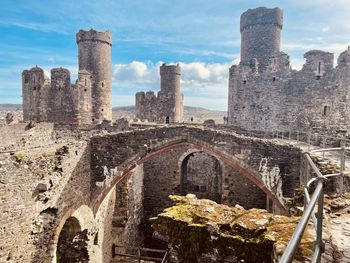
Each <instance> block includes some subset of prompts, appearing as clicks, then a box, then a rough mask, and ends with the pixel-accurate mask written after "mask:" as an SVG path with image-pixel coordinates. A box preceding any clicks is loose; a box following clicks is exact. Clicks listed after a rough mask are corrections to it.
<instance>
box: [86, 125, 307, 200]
mask: <svg viewBox="0 0 350 263" xmlns="http://www.w3.org/2000/svg"><path fill="white" fill-rule="evenodd" d="M181 143H183V144H186V143H189V146H188V147H190V148H192V149H196V150H198V149H200V150H201V151H204V152H206V153H208V154H210V155H213V156H215V157H216V158H217V159H218V160H219V161H222V162H225V163H226V164H227V165H229V166H231V167H232V168H234V169H236V170H237V171H238V172H240V173H241V174H243V175H244V176H246V177H247V178H249V180H252V181H253V182H254V183H255V184H257V185H258V186H259V188H260V189H265V187H266V189H268V190H267V191H266V189H265V190H264V191H266V194H268V195H269V198H270V199H274V202H275V203H276V202H283V198H282V197H283V196H285V197H289V196H291V195H293V189H294V188H296V187H298V186H299V169H300V156H301V155H300V154H301V150H298V149H297V148H293V147H290V146H288V145H283V144H279V143H276V142H274V141H270V140H264V139H253V138H249V137H245V136H240V135H237V134H234V133H229V132H219V131H215V130H211V129H199V128H190V127H181V126H178V127H169V128H165V127H164V128H157V129H146V130H138V131H133V132H127V133H122V134H115V135H107V136H100V137H95V138H93V139H92V141H91V148H92V149H93V150H92V160H91V161H92V174H93V178H92V189H93V196H94V197H93V198H100V197H98V196H103V193H104V192H105V191H107V189H109V186H108V185H110V184H111V185H113V182H116V180H118V178H119V177H118V176H121V175H123V174H124V173H126V172H127V171H129V170H130V169H131V168H132V167H134V164H139V163H142V162H144V161H143V160H147V159H148V157H147V156H149V155H152V156H157V155H158V153H161V154H162V155H164V154H165V153H166V152H168V151H172V150H173V149H176V148H178V147H182V145H183V144H181ZM191 143H194V145H192V144H191ZM196 145H198V146H196ZM162 158H163V157H162ZM231 158H233V159H231ZM168 163H170V162H168ZM163 165H165V162H164V164H163ZM145 166H147V165H145ZM164 169H165V168H164ZM159 170H161V169H159ZM173 171H174V170H173ZM173 171H171V173H169V175H168V176H170V174H172V173H173ZM281 171H283V174H282V173H281ZM145 178H147V175H146V174H145ZM145 185H146V184H145ZM145 187H146V186H145ZM145 195H146V194H145ZM278 200H279V201H278Z"/></svg>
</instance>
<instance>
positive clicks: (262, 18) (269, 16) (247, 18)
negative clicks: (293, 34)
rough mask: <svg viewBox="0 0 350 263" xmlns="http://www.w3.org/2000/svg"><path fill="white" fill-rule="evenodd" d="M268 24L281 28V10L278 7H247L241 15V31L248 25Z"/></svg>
mask: <svg viewBox="0 0 350 263" xmlns="http://www.w3.org/2000/svg"><path fill="white" fill-rule="evenodd" d="M268 24H270V25H275V26H277V27H279V28H280V29H282V27H283V11H282V10H281V9H280V8H273V9H269V8H266V7H259V8H256V9H248V10H247V11H246V12H244V13H243V14H242V15H241V26H240V29H241V33H242V31H243V30H245V29H246V28H248V27H252V26H256V25H268Z"/></svg>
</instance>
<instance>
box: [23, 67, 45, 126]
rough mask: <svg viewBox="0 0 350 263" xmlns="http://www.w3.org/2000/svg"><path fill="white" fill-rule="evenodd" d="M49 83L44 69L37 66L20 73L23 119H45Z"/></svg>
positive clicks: (37, 120)
mask: <svg viewBox="0 0 350 263" xmlns="http://www.w3.org/2000/svg"><path fill="white" fill-rule="evenodd" d="M49 88H50V87H49V84H48V81H47V77H46V76H45V74H44V70H43V69H42V68H39V67H38V66H36V67H34V68H31V69H30V70H24V71H23V73H22V97H23V120H24V121H30V120H33V121H36V122H40V121H47V106H48V105H47V104H48V103H47V102H48V101H47V96H48V92H49V90H50V89H49Z"/></svg>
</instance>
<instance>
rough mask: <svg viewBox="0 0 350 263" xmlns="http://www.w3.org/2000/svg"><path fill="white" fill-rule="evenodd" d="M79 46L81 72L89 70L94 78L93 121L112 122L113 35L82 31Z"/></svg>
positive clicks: (78, 35)
mask: <svg viewBox="0 0 350 263" xmlns="http://www.w3.org/2000/svg"><path fill="white" fill-rule="evenodd" d="M77 44H78V52H79V55H78V56H79V57H78V60H79V70H87V71H88V72H90V73H91V74H92V75H93V76H94V83H93V85H92V94H91V97H92V117H91V118H92V119H91V121H92V122H93V123H101V122H102V121H103V120H112V64H111V47H112V34H111V33H110V32H97V31H96V30H93V29H91V30H90V31H84V30H80V31H79V32H78V33H77Z"/></svg>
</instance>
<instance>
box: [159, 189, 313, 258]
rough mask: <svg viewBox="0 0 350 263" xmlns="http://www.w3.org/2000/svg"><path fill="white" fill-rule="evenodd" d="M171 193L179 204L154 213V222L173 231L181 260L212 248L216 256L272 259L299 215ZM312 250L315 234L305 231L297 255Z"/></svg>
mask: <svg viewBox="0 0 350 263" xmlns="http://www.w3.org/2000/svg"><path fill="white" fill-rule="evenodd" d="M170 199H171V200H173V201H174V202H175V205H174V206H172V207H169V208H166V209H165V210H164V211H163V212H162V213H161V214H159V215H158V216H157V217H155V218H152V223H153V225H152V226H153V228H154V229H155V231H157V232H158V233H159V234H160V235H162V236H167V237H168V239H169V240H170V245H171V246H172V247H173V248H174V249H175V250H176V254H177V257H178V260H179V262H198V261H199V260H200V258H201V257H202V256H203V255H204V254H208V253H209V254H212V255H216V256H215V257H216V258H217V260H224V259H227V258H230V257H234V258H236V259H238V260H244V262H262V263H263V262H272V260H273V258H274V257H275V255H276V254H277V255H279V254H281V253H282V252H283V251H281V247H283V246H285V245H286V244H287V243H288V240H289V239H290V237H291V235H292V233H293V231H294V229H295V227H296V225H297V222H298V220H299V217H285V216H278V215H272V214H270V213H268V212H267V211H266V210H262V209H251V210H245V209H243V208H242V207H240V206H236V207H228V206H226V205H219V204H217V203H215V202H213V201H210V200H206V199H202V200H200V199H197V198H196V197H195V196H194V195H188V196H186V197H184V196H170ZM276 247H278V251H275V248H276ZM311 253H312V238H311V235H310V234H309V233H308V231H306V234H305V235H304V237H303V240H302V243H301V246H300V248H299V251H298V252H297V255H296V257H297V259H300V260H302V259H306V258H308V257H309V256H310V255H311Z"/></svg>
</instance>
